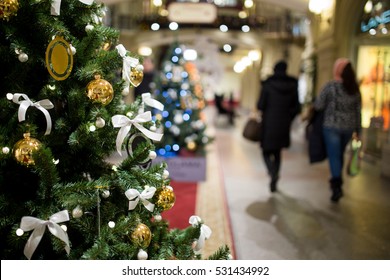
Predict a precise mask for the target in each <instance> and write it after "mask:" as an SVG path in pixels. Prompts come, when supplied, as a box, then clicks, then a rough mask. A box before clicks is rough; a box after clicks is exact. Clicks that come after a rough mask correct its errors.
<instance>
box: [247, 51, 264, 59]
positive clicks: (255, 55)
mask: <svg viewBox="0 0 390 280" xmlns="http://www.w3.org/2000/svg"><path fill="white" fill-rule="evenodd" d="M248 57H249V58H250V59H251V60H252V61H257V60H259V59H260V57H261V54H260V52H259V51H250V52H249V53H248Z"/></svg>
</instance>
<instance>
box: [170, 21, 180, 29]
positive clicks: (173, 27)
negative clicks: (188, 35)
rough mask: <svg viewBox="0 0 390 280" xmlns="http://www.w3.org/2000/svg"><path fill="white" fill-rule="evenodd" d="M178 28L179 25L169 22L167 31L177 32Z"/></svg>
mask: <svg viewBox="0 0 390 280" xmlns="http://www.w3.org/2000/svg"><path fill="white" fill-rule="evenodd" d="M178 28H179V24H177V22H171V23H170V24H169V29H170V30H177V29H178Z"/></svg>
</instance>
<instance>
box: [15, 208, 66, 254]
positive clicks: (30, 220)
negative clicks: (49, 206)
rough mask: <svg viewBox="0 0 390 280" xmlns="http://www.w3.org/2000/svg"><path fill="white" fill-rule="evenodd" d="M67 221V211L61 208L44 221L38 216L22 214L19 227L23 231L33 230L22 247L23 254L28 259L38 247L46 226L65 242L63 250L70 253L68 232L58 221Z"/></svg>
mask: <svg viewBox="0 0 390 280" xmlns="http://www.w3.org/2000/svg"><path fill="white" fill-rule="evenodd" d="M67 221H69V213H68V211H67V210H63V211H60V212H57V213H55V214H54V215H52V216H50V218H49V220H47V221H44V220H41V219H38V218H34V217H30V216H24V217H23V218H22V220H21V222H20V228H21V229H22V230H23V231H31V230H33V232H32V234H31V235H30V238H29V239H28V241H27V243H26V246H25V247H24V255H25V256H26V257H27V258H28V259H29V260H30V259H31V257H32V255H33V254H34V251H35V249H36V248H37V247H38V244H39V242H41V239H42V237H43V234H44V233H45V230H46V226H47V228H48V229H49V231H50V232H51V233H52V234H53V235H54V236H55V237H57V238H59V239H61V240H62V241H63V242H65V251H66V252H67V253H68V254H69V253H70V246H69V239H68V234H67V233H66V232H65V231H64V230H63V228H62V227H61V226H59V225H58V224H59V223H63V222H67Z"/></svg>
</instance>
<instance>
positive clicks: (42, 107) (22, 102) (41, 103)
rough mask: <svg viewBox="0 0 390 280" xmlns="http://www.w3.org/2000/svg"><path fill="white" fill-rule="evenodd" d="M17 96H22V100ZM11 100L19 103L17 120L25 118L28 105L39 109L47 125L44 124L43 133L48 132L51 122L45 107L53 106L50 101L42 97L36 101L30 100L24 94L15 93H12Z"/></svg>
mask: <svg viewBox="0 0 390 280" xmlns="http://www.w3.org/2000/svg"><path fill="white" fill-rule="evenodd" d="M19 98H23V99H24V100H19ZM12 101H13V102H14V103H16V104H19V105H20V106H19V111H18V119H19V122H22V121H24V120H25V119H26V112H27V109H28V107H30V106H33V107H35V108H37V109H38V110H40V111H41V112H42V113H43V114H44V115H45V118H46V124H47V125H46V132H45V135H48V134H50V132H51V126H52V124H51V118H50V114H49V112H48V111H47V109H52V108H54V105H53V103H51V101H50V100H49V99H43V100H41V101H38V102H32V101H31V100H30V99H29V98H28V96H27V95H26V94H23V93H15V94H13V97H12Z"/></svg>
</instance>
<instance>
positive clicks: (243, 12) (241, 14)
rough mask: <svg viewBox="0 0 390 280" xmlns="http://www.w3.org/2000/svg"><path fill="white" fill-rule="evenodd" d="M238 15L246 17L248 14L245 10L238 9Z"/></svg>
mask: <svg viewBox="0 0 390 280" xmlns="http://www.w3.org/2000/svg"><path fill="white" fill-rule="evenodd" d="M238 17H239V18H247V17H248V14H247V12H245V11H240V12H239V13H238Z"/></svg>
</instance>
